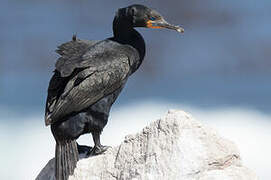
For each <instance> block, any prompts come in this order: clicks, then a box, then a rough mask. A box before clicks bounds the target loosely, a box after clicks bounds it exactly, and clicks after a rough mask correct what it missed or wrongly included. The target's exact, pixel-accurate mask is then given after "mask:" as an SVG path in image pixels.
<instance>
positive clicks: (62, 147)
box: [55, 140, 79, 180]
mask: <svg viewBox="0 0 271 180" xmlns="http://www.w3.org/2000/svg"><path fill="white" fill-rule="evenodd" d="M78 159H79V155H78V150H77V144H76V141H75V140H69V141H65V142H57V143H56V151H55V177H56V180H68V178H69V175H72V174H73V171H74V169H75V167H76V163H77V161H78Z"/></svg>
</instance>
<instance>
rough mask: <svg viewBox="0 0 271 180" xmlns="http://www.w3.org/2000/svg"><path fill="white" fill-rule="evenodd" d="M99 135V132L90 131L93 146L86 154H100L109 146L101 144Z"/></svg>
mask: <svg viewBox="0 0 271 180" xmlns="http://www.w3.org/2000/svg"><path fill="white" fill-rule="evenodd" d="M100 135H101V132H97V131H95V132H93V133H92V137H93V141H94V147H93V148H92V149H91V150H90V151H89V152H88V154H87V155H88V156H94V155H98V154H102V153H104V152H105V151H106V150H107V149H108V148H109V146H103V145H101V142H100Z"/></svg>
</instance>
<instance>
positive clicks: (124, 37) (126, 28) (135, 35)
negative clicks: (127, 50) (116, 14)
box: [113, 18, 145, 64]
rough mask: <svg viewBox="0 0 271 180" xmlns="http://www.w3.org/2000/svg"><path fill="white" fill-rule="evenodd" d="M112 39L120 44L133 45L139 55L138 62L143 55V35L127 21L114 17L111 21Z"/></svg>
mask: <svg viewBox="0 0 271 180" xmlns="http://www.w3.org/2000/svg"><path fill="white" fill-rule="evenodd" d="M113 33H114V37H113V40H114V41H117V42H118V43H121V44H127V45H131V46H132V47H134V48H135V49H136V50H137V51H138V53H139V56H140V64H141V62H142V61H143V59H144V56H145V42H144V39H143V37H142V36H141V35H140V34H139V32H137V31H136V30H135V29H134V28H133V26H132V24H130V23H129V22H128V21H126V20H124V19H121V18H115V19H114V21H113Z"/></svg>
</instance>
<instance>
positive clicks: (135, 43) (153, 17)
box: [45, 5, 184, 180]
mask: <svg viewBox="0 0 271 180" xmlns="http://www.w3.org/2000/svg"><path fill="white" fill-rule="evenodd" d="M135 27H147V28H168V29H173V30H176V31H178V32H183V31H184V30H183V28H181V27H179V26H173V25H171V24H169V23H168V22H166V21H165V20H164V18H163V17H162V16H161V15H160V14H159V13H158V12H156V11H154V10H152V9H150V8H148V7H145V6H143V5H131V6H129V7H126V8H121V9H119V10H118V11H117V13H116V15H115V18H114V21H113V32H114V36H113V37H111V38H108V39H105V40H102V41H89V40H79V39H77V38H76V36H74V37H73V39H72V41H70V42H67V43H64V44H62V45H60V46H59V47H58V49H57V53H59V54H60V55H61V57H60V58H59V59H58V60H57V62H56V65H55V71H54V75H53V77H52V78H51V80H50V83H49V88H48V96H47V102H46V110H45V123H46V125H51V131H52V133H53V135H54V138H55V140H56V150H55V160H56V161H55V167H56V169H55V177H56V179H57V180H66V179H68V176H69V175H71V174H73V171H74V168H75V166H76V162H77V161H78V147H77V143H76V139H77V138H78V137H79V136H80V135H82V134H85V133H91V134H92V136H93V140H94V144H95V145H94V147H93V148H92V149H91V150H90V151H89V152H88V155H96V154H100V153H103V152H104V151H106V149H107V148H108V147H107V146H102V145H101V143H100V134H101V132H102V130H103V128H104V126H105V125H106V124H107V120H108V116H109V111H110V108H111V106H112V104H113V103H114V102H115V100H116V98H117V97H118V95H119V93H120V92H121V90H122V89H123V87H124V85H125V83H126V81H127V79H128V77H129V76H130V75H131V74H133V73H134V72H135V71H136V70H137V69H138V68H139V66H140V65H141V63H142V61H143V59H144V56H145V42H144V39H143V38H142V36H141V35H140V34H139V33H138V32H137V31H136V30H135V29H134V28H135ZM79 147H80V146H79Z"/></svg>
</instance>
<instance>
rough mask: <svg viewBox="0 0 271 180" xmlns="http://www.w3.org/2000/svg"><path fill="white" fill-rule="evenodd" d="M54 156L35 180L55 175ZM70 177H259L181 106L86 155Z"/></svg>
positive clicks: (228, 179)
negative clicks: (100, 152) (99, 152)
mask: <svg viewBox="0 0 271 180" xmlns="http://www.w3.org/2000/svg"><path fill="white" fill-rule="evenodd" d="M53 171H54V161H53V160H50V161H49V162H48V164H47V165H46V166H45V167H44V169H43V170H42V171H41V172H40V174H39V175H38V177H37V180H45V179H46V180H48V179H50V180H53V179H54V175H53V174H54V172H53ZM69 179H70V180H84V179H90V180H256V179H257V177H256V175H255V174H254V173H253V172H252V171H251V170H249V169H248V168H246V167H244V166H243V165H242V163H241V160H240V154H239V152H238V149H237V147H236V146H235V145H234V144H233V143H232V142H231V141H229V140H226V139H224V138H221V137H220V136H219V135H218V134H217V132H216V131H214V130H213V129H210V128H208V127H206V126H204V125H203V124H202V123H200V122H199V121H196V120H194V119H193V118H192V117H191V116H190V115H189V114H187V113H185V112H183V111H175V110H171V111H169V112H168V114H167V115H166V116H165V117H164V118H162V119H159V120H157V121H155V122H153V123H151V124H150V125H149V126H147V127H145V128H144V129H143V130H142V131H141V132H139V133H137V134H135V135H128V136H126V138H125V140H124V142H122V143H121V145H119V146H117V147H114V148H111V149H109V150H108V151H107V152H106V153H105V154H103V155H99V156H94V157H89V158H84V159H81V160H80V161H79V162H78V163H77V167H76V169H75V172H74V174H73V176H70V178H69Z"/></svg>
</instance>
